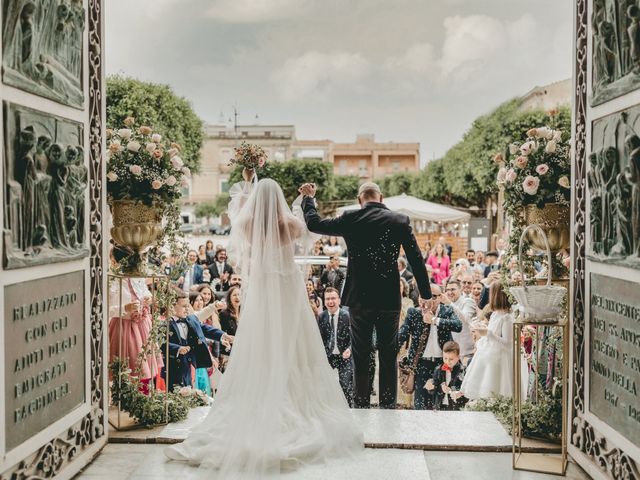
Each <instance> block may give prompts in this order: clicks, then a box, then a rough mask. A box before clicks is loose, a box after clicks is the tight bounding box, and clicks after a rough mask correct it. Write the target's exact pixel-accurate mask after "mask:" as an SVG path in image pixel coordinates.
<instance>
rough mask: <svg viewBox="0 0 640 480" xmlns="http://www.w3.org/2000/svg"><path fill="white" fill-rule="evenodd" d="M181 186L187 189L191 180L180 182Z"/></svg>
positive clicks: (184, 179)
mask: <svg viewBox="0 0 640 480" xmlns="http://www.w3.org/2000/svg"><path fill="white" fill-rule="evenodd" d="M180 186H181V187H182V188H187V187H188V186H189V180H187V179H186V178H183V179H182V180H180Z"/></svg>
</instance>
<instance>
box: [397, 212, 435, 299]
mask: <svg viewBox="0 0 640 480" xmlns="http://www.w3.org/2000/svg"><path fill="white" fill-rule="evenodd" d="M407 220H408V221H407V225H406V226H405V232H404V235H403V238H402V248H403V249H404V254H405V255H406V257H407V260H408V261H409V265H411V269H412V271H413V276H414V277H415V279H416V283H417V284H418V290H419V291H420V298H422V299H424V300H428V299H430V298H431V286H430V285H431V281H430V280H429V274H428V273H427V267H425V265H424V259H423V258H422V253H421V252H420V247H418V242H417V240H416V237H415V235H414V234H413V229H412V228H411V224H410V221H409V219H408V218H407Z"/></svg>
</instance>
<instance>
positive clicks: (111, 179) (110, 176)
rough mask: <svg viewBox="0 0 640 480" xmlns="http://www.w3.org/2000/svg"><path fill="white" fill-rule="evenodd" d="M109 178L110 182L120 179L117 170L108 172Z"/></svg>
mask: <svg viewBox="0 0 640 480" xmlns="http://www.w3.org/2000/svg"><path fill="white" fill-rule="evenodd" d="M107 179H108V180H109V181H110V182H115V181H116V180H117V179H118V175H116V172H109V173H107Z"/></svg>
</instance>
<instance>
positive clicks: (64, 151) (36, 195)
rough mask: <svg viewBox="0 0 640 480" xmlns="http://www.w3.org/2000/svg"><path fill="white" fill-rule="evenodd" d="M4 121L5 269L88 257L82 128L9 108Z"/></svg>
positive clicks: (85, 176)
mask: <svg viewBox="0 0 640 480" xmlns="http://www.w3.org/2000/svg"><path fill="white" fill-rule="evenodd" d="M4 120H5V122H4V125H5V137H4V138H5V146H4V169H5V170H4V172H5V175H4V176H5V179H6V180H5V198H6V199H7V201H6V203H5V212H4V235H3V236H4V260H5V268H8V269H11V268H21V267H27V266H31V265H41V264H45V263H52V262H60V261H66V260H74V259H77V258H82V257H84V256H86V255H88V253H89V251H88V249H87V247H86V241H85V222H84V210H85V196H86V193H85V192H86V189H87V177H88V171H87V167H85V165H84V148H83V147H82V142H83V128H82V125H81V124H79V123H76V122H72V121H70V120H65V119H62V118H60V117H56V116H53V115H49V114H45V113H42V112H37V111H35V110H31V109H28V108H26V107H21V106H17V105H14V104H11V103H8V102H5V103H4Z"/></svg>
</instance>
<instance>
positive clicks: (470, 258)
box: [465, 248, 476, 267]
mask: <svg viewBox="0 0 640 480" xmlns="http://www.w3.org/2000/svg"><path fill="white" fill-rule="evenodd" d="M465 256H466V258H467V262H469V266H470V267H475V265H476V251H475V250H474V249H473V248H470V249H468V250H467V251H466V252H465Z"/></svg>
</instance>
